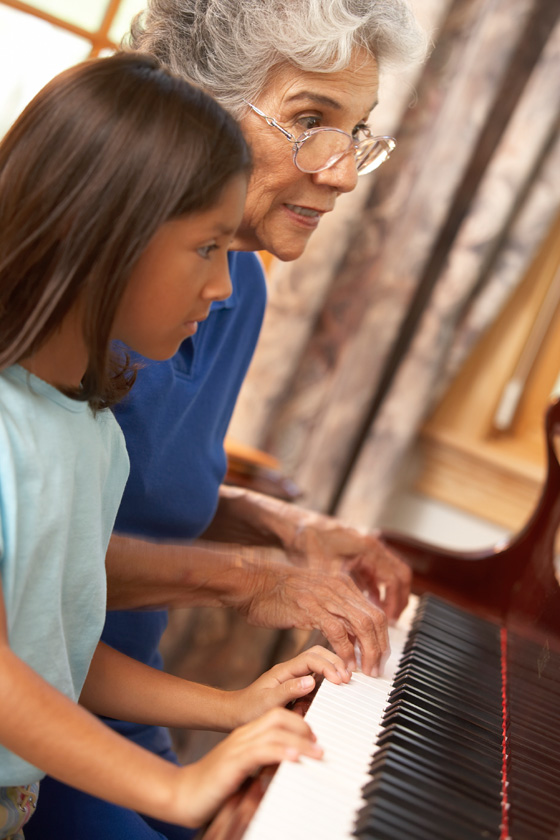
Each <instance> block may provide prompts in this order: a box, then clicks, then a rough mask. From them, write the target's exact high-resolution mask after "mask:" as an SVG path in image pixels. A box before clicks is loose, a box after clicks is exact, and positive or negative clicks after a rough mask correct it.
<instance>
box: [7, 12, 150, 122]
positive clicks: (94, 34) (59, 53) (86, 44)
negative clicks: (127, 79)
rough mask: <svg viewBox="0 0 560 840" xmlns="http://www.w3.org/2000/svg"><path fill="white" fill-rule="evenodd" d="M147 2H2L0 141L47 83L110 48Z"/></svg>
mask: <svg viewBox="0 0 560 840" xmlns="http://www.w3.org/2000/svg"><path fill="white" fill-rule="evenodd" d="M145 5H146V3H145V0H80V2H78V3H77V2H76V0H35V2H32V3H31V2H30V3H24V2H20V0H0V78H1V79H2V85H1V86H0V136H2V135H3V134H4V133H5V132H6V130H7V129H8V127H9V126H10V125H11V123H12V122H13V121H14V120H15V118H16V117H17V116H18V114H19V113H20V112H21V110H22V109H23V108H24V107H25V105H26V104H27V103H28V102H29V100H30V99H31V98H32V97H33V96H34V95H35V94H36V93H37V91H38V90H40V88H42V87H43V85H45V84H46V83H47V82H48V81H49V79H51V78H52V77H53V76H55V75H56V74H57V73H59V72H60V71H61V70H64V69H65V68H66V67H70V66H71V65H72V64H76V62H78V61H83V60H84V59H86V58H88V57H90V56H95V55H99V54H100V53H102V52H103V51H106V50H112V49H114V48H115V47H116V46H117V45H118V44H119V43H120V41H121V39H122V38H123V36H124V35H125V34H126V33H127V31H128V29H129V26H130V21H131V20H132V18H133V17H134V15H136V14H137V13H138V12H139V11H141V10H142V9H143V8H144V6H145Z"/></svg>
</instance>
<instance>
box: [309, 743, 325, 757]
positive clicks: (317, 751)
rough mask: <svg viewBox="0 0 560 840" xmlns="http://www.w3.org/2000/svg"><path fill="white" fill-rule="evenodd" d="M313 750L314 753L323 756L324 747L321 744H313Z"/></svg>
mask: <svg viewBox="0 0 560 840" xmlns="http://www.w3.org/2000/svg"><path fill="white" fill-rule="evenodd" d="M311 752H312V753H313V755H317V756H321V755H323V752H324V751H323V748H322V747H320V746H319V744H313V745H312V747H311Z"/></svg>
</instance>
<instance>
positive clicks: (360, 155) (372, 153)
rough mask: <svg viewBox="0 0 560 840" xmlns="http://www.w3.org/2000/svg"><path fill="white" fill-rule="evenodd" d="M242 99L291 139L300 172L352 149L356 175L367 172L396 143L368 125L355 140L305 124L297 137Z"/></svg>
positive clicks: (336, 130)
mask: <svg viewBox="0 0 560 840" xmlns="http://www.w3.org/2000/svg"><path fill="white" fill-rule="evenodd" d="M243 102H244V103H245V104H246V105H248V106H249V108H251V110H253V111H254V112H255V114H258V116H259V117H262V118H263V119H264V120H266V122H267V123H268V125H269V126H271V127H272V128H277V129H278V131H281V132H282V134H283V135H284V137H286V139H287V140H289V141H290V143H293V146H292V151H293V160H294V164H295V165H296V166H297V168H298V169H299V170H300V171H301V172H308V173H314V172H322V171H323V170H324V169H330V167H331V166H334V165H335V164H336V163H338V161H339V160H342V158H343V157H344V156H345V155H347V154H348V153H349V152H351V151H353V152H354V155H355V158H356V169H357V170H358V175H367V173H368V172H373V170H374V169H377V168H378V166H381V164H382V163H385V161H386V160H387V159H388V158H389V156H390V154H391V152H392V151H393V149H394V148H395V146H396V145H397V141H396V140H395V139H394V138H393V137H373V136H372V135H371V134H370V131H369V129H368V128H365V127H364V128H363V129H361V132H362V134H364V135H365V136H364V137H362V138H361V139H359V140H356V138H355V137H352V135H351V134H347V133H346V131H342V129H340V128H331V127H330V126H319V127H318V128H309V129H307V131H304V132H303V134H300V136H299V137H295V136H294V135H293V134H290V132H289V131H287V130H286V129H285V128H283V127H282V126H281V125H279V124H278V123H277V122H276V120H275V119H273V117H269V116H267V115H266V114H265V113H264V112H263V111H261V110H260V108H257V106H256V105H251V103H250V102H247V100H246V99H244V100H243Z"/></svg>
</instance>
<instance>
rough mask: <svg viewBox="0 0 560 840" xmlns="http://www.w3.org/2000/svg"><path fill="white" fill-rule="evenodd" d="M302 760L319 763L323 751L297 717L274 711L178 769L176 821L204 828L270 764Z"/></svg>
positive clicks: (240, 728) (281, 711)
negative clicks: (241, 787)
mask: <svg viewBox="0 0 560 840" xmlns="http://www.w3.org/2000/svg"><path fill="white" fill-rule="evenodd" d="M298 658H299V657H298ZM273 670H274V669H273ZM302 755H305V756H310V757H312V758H321V756H322V755H323V751H322V749H321V748H320V747H319V746H318V745H317V743H316V742H315V736H314V735H313V733H312V732H311V730H310V728H309V726H308V725H307V724H306V723H305V721H304V720H303V718H302V717H300V715H297V714H295V713H294V712H289V711H287V710H286V709H273V710H272V711H269V712H267V714H265V715H263V716H262V717H259V718H258V719H257V720H255V721H252V722H251V723H248V724H246V725H245V726H241V727H239V729H236V730H235V732H232V733H231V735H228V737H227V738H226V739H225V740H224V741H222V742H221V743H220V744H218V746H217V747H214V749H213V750H211V751H210V752H209V753H208V754H207V755H205V756H204V758H201V759H200V761H197V762H196V763H195V764H191V765H189V766H187V767H185V768H182V769H181V770H180V774H181V776H180V782H179V790H178V791H177V793H176V799H175V806H176V807H177V808H178V812H177V814H176V820H177V822H180V823H183V824H185V825H189V826H193V827H197V826H200V825H202V824H203V823H205V822H206V821H207V820H208V819H209V818H210V817H211V816H212V815H213V814H214V813H215V812H216V811H217V809H218V808H219V807H220V805H221V804H222V803H223V802H224V800H225V799H226V798H227V797H228V796H230V794H232V793H233V792H234V791H235V790H237V788H238V787H239V785H240V784H241V782H243V781H244V779H245V778H246V777H247V776H249V775H251V774H252V773H254V772H256V771H257V770H258V769H259V768H261V767H262V766H264V765H266V764H278V763H279V762H280V761H283V760H287V761H297V760H298V758H299V757H300V756H302ZM182 803H184V805H183V806H182ZM183 808H184V810H183Z"/></svg>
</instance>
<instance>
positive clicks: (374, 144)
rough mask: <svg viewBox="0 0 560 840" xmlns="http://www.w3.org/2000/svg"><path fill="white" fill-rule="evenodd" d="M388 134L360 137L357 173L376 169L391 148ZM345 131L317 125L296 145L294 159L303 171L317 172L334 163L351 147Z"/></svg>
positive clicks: (350, 141) (357, 149) (392, 145)
mask: <svg viewBox="0 0 560 840" xmlns="http://www.w3.org/2000/svg"><path fill="white" fill-rule="evenodd" d="M394 145H395V143H394V141H393V140H392V139H391V138H387V139H385V138H379V139H377V138H375V139H374V138H372V139H371V140H363V141H362V142H361V143H360V144H359V145H358V146H357V147H356V152H355V154H356V166H357V169H358V172H359V173H360V174H366V173H367V172H372V171H373V170H374V169H377V167H378V166H380V165H381V164H382V163H384V162H385V161H386V160H387V158H388V157H389V155H390V154H391V152H392V150H393V148H394ZM352 146H353V143H352V140H351V139H349V137H348V135H347V134H344V133H342V132H339V131H334V130H330V129H320V130H318V131H316V132H314V133H313V134H309V135H308V136H307V137H306V138H305V140H304V141H303V142H302V143H301V145H300V146H299V148H298V150H297V153H296V161H297V166H298V168H299V169H301V170H303V171H304V172H320V171H321V170H322V169H327V168H328V167H329V166H333V165H334V164H335V163H336V162H337V161H338V160H340V158H341V157H343V156H344V155H345V154H346V153H347V152H349V151H350V149H351V148H352Z"/></svg>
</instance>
